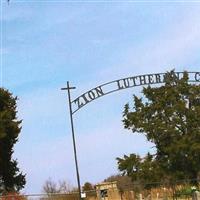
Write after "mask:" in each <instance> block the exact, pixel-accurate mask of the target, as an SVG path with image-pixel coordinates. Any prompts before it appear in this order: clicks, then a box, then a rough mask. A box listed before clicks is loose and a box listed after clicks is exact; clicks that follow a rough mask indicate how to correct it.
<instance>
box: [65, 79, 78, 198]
mask: <svg viewBox="0 0 200 200" xmlns="http://www.w3.org/2000/svg"><path fill="white" fill-rule="evenodd" d="M70 89H75V87H70V86H69V81H67V88H62V90H67V92H68V100H69V113H70V122H71V131H72V140H73V149H74V160H75V165H76V177H77V183H78V192H79V199H80V200H81V184H80V176H79V170H78V159H77V152H76V139H75V134H74V123H73V113H72V105H71V95H70Z"/></svg>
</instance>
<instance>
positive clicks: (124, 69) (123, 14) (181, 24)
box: [1, 0, 200, 193]
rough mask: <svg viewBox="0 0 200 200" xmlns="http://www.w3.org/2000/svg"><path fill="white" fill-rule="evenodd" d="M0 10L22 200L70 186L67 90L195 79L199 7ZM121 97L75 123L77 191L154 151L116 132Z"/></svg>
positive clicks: (47, 4) (42, 4) (124, 95)
mask: <svg viewBox="0 0 200 200" xmlns="http://www.w3.org/2000/svg"><path fill="white" fill-rule="evenodd" d="M10 1H11V2H10V5H8V4H7V3H5V1H3V0H1V8H2V10H3V12H2V16H1V25H2V46H1V58H2V60H1V61H2V64H1V72H2V74H1V76H2V80H1V82H2V84H3V87H5V88H8V89H9V90H10V91H12V92H13V93H14V95H17V96H18V97H19V101H18V110H19V118H21V119H23V129H22V132H21V135H20V137H19V142H18V144H17V145H16V148H15V150H16V151H15V157H16V158H18V161H19V165H20V167H21V169H23V171H24V172H25V173H27V185H26V187H25V190H24V192H26V193H40V192H41V189H42V184H43V183H44V182H45V180H47V179H48V178H49V177H51V178H52V179H54V180H56V181H57V180H68V181H70V182H71V183H72V184H74V185H76V176H75V168H74V160H73V151H72V139H71V129H70V123H69V113H68V104H67V98H66V97H67V96H66V93H65V92H63V91H61V90H60V88H61V87H63V86H65V84H66V81H70V82H71V84H73V85H74V86H76V87H77V88H76V90H74V91H73V94H72V96H73V98H75V97H76V96H79V95H80V94H81V93H82V92H84V91H87V90H89V89H90V88H93V87H95V86H96V85H99V84H102V83H104V82H108V81H111V80H114V79H118V78H122V77H127V76H134V75H139V74H144V73H151V72H166V71H167V70H171V69H173V68H175V69H176V70H179V71H182V70H188V71H199V69H200V67H199V66H200V59H199V55H200V20H199V19H200V3H191V2H185V3H183V2H182V3H173V2H165V3H163V2H160V3H158V2H150V3H148V2H140V3H139V2H131V1H129V2H126V1H125V2H119V1H118V2H108V1H107V2H106V1H104V2H103V1H74V2H72V1H64V0H63V1H56V0H54V1H45V0H40V1H39V0H38V1H31V0H30V1H28V0H27V1H20V0H10ZM140 90H141V88H137V89H129V90H125V91H122V92H119V93H114V94H112V95H108V96H105V97H104V98H101V99H99V100H97V101H95V102H93V103H91V104H89V105H87V106H86V107H85V108H83V109H82V110H80V111H79V112H77V113H76V114H75V115H74V118H75V131H76V137H77V145H78V159H79V167H80V177H81V182H82V183H84V182H85V181H90V182H92V183H97V182H100V181H102V180H103V179H104V178H106V177H108V176H109V175H111V174H114V173H117V163H116V160H115V158H116V157H120V156H123V155H124V154H129V153H132V152H134V153H140V154H141V155H144V154H145V153H146V152H147V151H152V148H151V147H152V146H153V145H152V144H149V143H147V142H146V140H145V138H143V137H141V136H139V135H132V134H129V133H128V131H127V130H124V129H123V125H122V122H121V120H122V111H123V106H124V104H125V103H126V102H128V101H130V100H131V97H132V94H133V93H138V92H140Z"/></svg>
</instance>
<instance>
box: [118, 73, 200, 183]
mask: <svg viewBox="0 0 200 200" xmlns="http://www.w3.org/2000/svg"><path fill="white" fill-rule="evenodd" d="M188 79H189V78H188V73H187V72H184V74H183V77H182V78H179V77H177V76H176V75H175V73H174V71H171V72H168V73H167V74H166V76H165V83H164V85H162V86H161V87H158V88H152V87H150V86H148V87H146V88H143V94H144V97H145V99H144V98H139V97H137V96H135V95H134V97H133V104H134V106H133V108H131V109H130V105H129V104H126V105H125V109H124V113H123V123H124V127H125V128H126V129H131V130H132V132H133V133H136V132H137V133H140V134H144V135H145V136H146V138H147V140H148V141H150V142H153V143H154V144H155V147H156V154H155V155H153V156H152V157H151V159H147V158H148V157H149V156H150V154H149V155H148V156H146V158H144V159H141V158H140V157H138V156H136V155H134V154H132V155H130V156H125V157H124V158H123V159H120V158H118V164H119V170H121V171H122V172H124V173H126V174H127V175H129V176H132V177H133V178H136V176H137V177H138V178H139V177H140V178H141V175H142V174H141V173H140V174H139V172H138V173H136V172H137V167H139V168H142V171H145V172H148V173H149V175H150V176H149V177H146V178H147V179H149V181H152V180H153V179H152V175H151V173H150V167H149V165H153V166H154V167H156V166H157V169H156V171H157V172H158V176H157V178H158V180H160V181H161V180H163V176H165V177H167V178H169V179H170V180H175V179H192V180H193V179H197V177H198V173H199V172H200V104H199V99H200V86H199V85H197V84H196V85H195V84H193V85H192V84H189V83H188ZM149 158H150V157H149ZM144 165H146V169H144ZM132 166H134V167H132ZM131 167H132V168H131ZM154 167H153V168H154ZM158 167H159V169H158ZM139 171H140V172H141V170H139ZM153 171H155V170H153ZM153 171H152V172H153ZM148 173H147V174H148ZM159 176H160V177H159ZM143 178H144V177H143ZM146 178H145V179H146Z"/></svg>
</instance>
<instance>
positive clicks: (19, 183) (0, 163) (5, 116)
mask: <svg viewBox="0 0 200 200" xmlns="http://www.w3.org/2000/svg"><path fill="white" fill-rule="evenodd" d="M16 101H17V97H13V96H12V94H11V93H10V92H9V91H8V90H5V89H3V88H0V193H7V192H18V191H19V190H20V189H22V188H23V187H24V185H25V183H26V181H25V175H24V174H23V173H22V172H20V170H19V168H18V166H17V165H18V162H17V160H15V159H13V158H12V155H13V152H14V150H13V148H14V144H15V143H16V142H17V141H18V136H19V133H20V131H21V127H20V125H21V122H22V121H21V120H17V110H16V108H17V106H16Z"/></svg>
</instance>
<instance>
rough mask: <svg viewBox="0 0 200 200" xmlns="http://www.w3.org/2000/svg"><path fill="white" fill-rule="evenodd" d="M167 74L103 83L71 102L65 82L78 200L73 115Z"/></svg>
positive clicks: (199, 79) (192, 75)
mask: <svg viewBox="0 0 200 200" xmlns="http://www.w3.org/2000/svg"><path fill="white" fill-rule="evenodd" d="M184 73H185V72H174V73H173V77H174V76H175V77H176V78H177V79H181V78H182V77H183V74H184ZM187 73H188V76H189V79H188V82H196V83H200V72H187ZM166 74H167V73H155V74H145V75H138V76H132V77H128V78H123V79H118V80H114V81H111V82H107V83H104V84H102V85H99V86H97V87H95V88H93V89H91V90H89V91H87V92H85V93H83V94H81V95H80V96H78V97H77V98H75V99H74V100H72V101H71V95H70V90H71V89H75V87H71V86H70V85H69V81H68V82H67V87H65V88H61V89H62V90H67V92H68V101H69V112H70V122H71V130H72V139H73V149H74V160H75V166H76V176H77V183H78V190H79V200H81V199H82V198H81V184H80V176H79V169H78V159H77V151H76V140H75V134H74V123H73V114H74V113H75V112H76V111H78V110H79V109H81V108H82V107H84V106H85V105H87V104H88V103H90V102H92V101H93V100H95V99H97V98H99V97H102V96H104V95H107V94H110V93H113V92H117V91H120V90H123V89H127V88H132V87H137V86H145V85H152V84H160V83H165V82H166V78H165V76H166Z"/></svg>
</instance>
